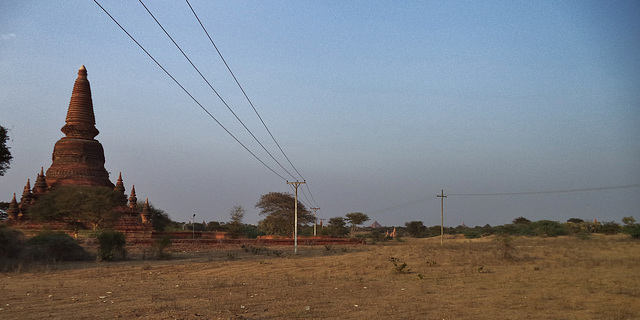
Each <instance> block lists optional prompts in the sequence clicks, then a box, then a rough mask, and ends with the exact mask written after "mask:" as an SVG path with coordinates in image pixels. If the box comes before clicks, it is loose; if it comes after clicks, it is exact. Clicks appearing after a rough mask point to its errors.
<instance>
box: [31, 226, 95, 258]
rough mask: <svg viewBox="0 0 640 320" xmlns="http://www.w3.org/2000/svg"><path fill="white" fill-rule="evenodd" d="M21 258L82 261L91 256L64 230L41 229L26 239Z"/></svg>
mask: <svg viewBox="0 0 640 320" xmlns="http://www.w3.org/2000/svg"><path fill="white" fill-rule="evenodd" d="M22 258H23V259H25V260H27V261H29V260H31V261H54V262H56V261H82V260H89V259H91V256H90V255H89V254H88V253H87V252H86V251H85V250H84V249H83V248H82V247H81V246H80V245H79V244H78V242H76V240H74V239H73V238H72V237H71V236H69V235H68V234H66V233H64V232H54V231H43V232H41V233H39V234H38V235H36V236H35V237H33V238H31V239H29V240H27V242H26V247H25V249H24V252H23V254H22Z"/></svg>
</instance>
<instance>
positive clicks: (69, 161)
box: [46, 66, 114, 188]
mask: <svg viewBox="0 0 640 320" xmlns="http://www.w3.org/2000/svg"><path fill="white" fill-rule="evenodd" d="M61 131H62V132H63V133H64V134H65V137H62V138H61V139H60V140H58V142H56V144H55V146H54V148H53V156H52V160H53V163H52V164H51V167H49V169H48V170H47V174H46V182H47V185H48V187H49V188H53V187H56V186H59V185H82V186H103V187H110V188H114V185H113V183H112V182H111V181H110V180H109V173H108V172H107V170H106V169H105V168H104V162H105V158H104V149H103V148H102V144H100V142H99V141H98V140H96V139H95V137H96V136H97V135H98V133H100V132H99V131H98V129H96V120H95V116H94V113H93V101H92V99H91V87H90V86H89V80H87V69H86V68H85V67H84V66H82V67H80V69H79V70H78V78H77V79H76V82H75V84H74V86H73V92H72V93H71V101H70V102H69V110H68V111H67V118H66V124H65V125H64V126H63V127H62V129H61Z"/></svg>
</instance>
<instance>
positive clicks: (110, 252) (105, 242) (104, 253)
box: [96, 230, 127, 261]
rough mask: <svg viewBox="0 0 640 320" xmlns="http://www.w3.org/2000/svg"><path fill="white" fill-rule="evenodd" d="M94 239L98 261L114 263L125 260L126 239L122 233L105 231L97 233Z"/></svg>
mask: <svg viewBox="0 0 640 320" xmlns="http://www.w3.org/2000/svg"><path fill="white" fill-rule="evenodd" d="M96 239H98V260H100V261H114V260H122V259H124V258H126V256H127V251H126V250H125V245H126V244H127V239H126V237H125V235H124V233H120V232H117V231H113V230H105V231H102V232H100V233H98V234H97V235H96Z"/></svg>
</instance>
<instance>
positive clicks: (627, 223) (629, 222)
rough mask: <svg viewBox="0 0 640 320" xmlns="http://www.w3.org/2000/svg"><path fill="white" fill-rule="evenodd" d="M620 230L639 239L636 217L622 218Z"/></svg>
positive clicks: (639, 233) (638, 226) (639, 224)
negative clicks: (622, 224) (622, 225)
mask: <svg viewBox="0 0 640 320" xmlns="http://www.w3.org/2000/svg"><path fill="white" fill-rule="evenodd" d="M622 223H624V227H622V232H623V233H626V234H628V235H630V236H631V237H632V238H636V239H640V223H636V219H634V218H633V217H624V218H622Z"/></svg>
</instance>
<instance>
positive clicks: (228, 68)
mask: <svg viewBox="0 0 640 320" xmlns="http://www.w3.org/2000/svg"><path fill="white" fill-rule="evenodd" d="M185 1H186V2H187V5H189V9H191V12H192V13H193V15H194V17H195V18H196V20H198V23H199V24H200V27H202V30H203V31H204V33H205V34H206V35H207V37H208V38H209V41H210V42H211V44H212V45H213V47H214V48H215V49H216V52H218V55H219V56H220V59H221V60H222V62H223V63H224V65H225V66H226V67H227V70H229V73H230V74H231V76H232V77H233V80H235V82H236V84H237V85H238V87H239V88H240V90H241V91H242V94H244V97H245V98H246V99H247V101H248V102H249V105H251V108H252V109H253V111H254V112H255V114H256V115H257V116H258V119H260V122H261V123H262V125H263V126H264V128H265V129H266V130H267V132H268V133H269V136H271V139H273V142H275V144H276V146H278V149H280V152H282V155H284V157H285V158H286V159H287V161H288V162H289V164H290V165H291V167H292V168H293V170H295V171H296V173H298V175H299V176H300V178H301V179H302V180H305V179H304V177H303V176H302V174H300V171H298V169H296V167H295V166H294V165H293V163H291V160H289V157H288V156H287V154H286V153H285V152H284V150H282V147H280V144H279V143H278V141H277V140H276V138H275V137H274V136H273V134H272V133H271V130H269V128H268V127H267V124H266V123H265V122H264V120H262V117H261V116H260V114H259V113H258V110H256V107H255V106H254V105H253V102H251V99H249V96H248V95H247V93H246V92H245V90H244V88H243V87H242V85H240V82H239V81H238V79H237V78H236V75H235V74H234V73H233V71H231V67H229V64H227V61H226V60H225V59H224V57H223V56H222V53H221V52H220V50H218V46H216V44H215V42H214V41H213V39H212V38H211V36H210V35H209V32H208V31H207V29H206V28H205V27H204V24H202V21H200V18H199V17H198V14H196V11H195V10H194V9H193V7H192V6H191V3H189V0H185Z"/></svg>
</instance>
